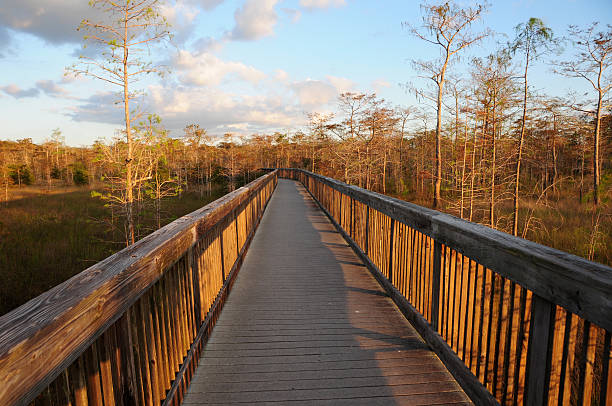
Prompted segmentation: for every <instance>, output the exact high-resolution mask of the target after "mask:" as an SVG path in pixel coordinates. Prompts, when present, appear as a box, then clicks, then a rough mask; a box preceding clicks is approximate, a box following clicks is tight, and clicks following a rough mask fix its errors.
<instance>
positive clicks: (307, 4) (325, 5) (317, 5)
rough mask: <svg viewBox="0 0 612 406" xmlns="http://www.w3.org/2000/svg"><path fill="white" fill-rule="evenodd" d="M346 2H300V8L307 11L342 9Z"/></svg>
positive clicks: (339, 0)
mask: <svg viewBox="0 0 612 406" xmlns="http://www.w3.org/2000/svg"><path fill="white" fill-rule="evenodd" d="M345 5H346V0H300V6H302V7H304V8H307V9H311V10H312V9H315V8H330V7H342V6H345Z"/></svg>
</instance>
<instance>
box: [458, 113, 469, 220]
mask: <svg viewBox="0 0 612 406" xmlns="http://www.w3.org/2000/svg"><path fill="white" fill-rule="evenodd" d="M467 120H468V116H467V114H466V115H465V129H464V131H465V134H464V139H463V165H462V167H461V209H460V213H461V214H460V217H461V218H463V206H464V189H465V165H466V162H465V161H466V159H467V136H468V123H467Z"/></svg>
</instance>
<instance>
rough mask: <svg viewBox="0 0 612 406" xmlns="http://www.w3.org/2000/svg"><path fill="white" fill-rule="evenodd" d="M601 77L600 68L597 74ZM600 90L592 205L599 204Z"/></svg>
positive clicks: (595, 138) (594, 150) (594, 134)
mask: <svg viewBox="0 0 612 406" xmlns="http://www.w3.org/2000/svg"><path fill="white" fill-rule="evenodd" d="M599 76H600V78H601V70H600V74H599ZM602 96H603V95H602V93H601V90H600V91H599V96H598V98H597V114H596V117H595V132H594V133H593V205H594V206H595V207H597V205H598V204H599V132H600V127H601V99H602Z"/></svg>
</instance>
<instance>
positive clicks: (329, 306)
mask: <svg viewBox="0 0 612 406" xmlns="http://www.w3.org/2000/svg"><path fill="white" fill-rule="evenodd" d="M300 192H301V193H300ZM330 196H331V195H330ZM330 196H328V197H330ZM328 197H326V199H327V198H328ZM338 197H339V196H338V195H336V196H335V197H334V199H333V200H331V199H329V200H328V202H329V203H333V206H329V207H333V208H334V210H335V211H336V214H339V210H340V208H339V198H338ZM345 203H347V202H345ZM270 205H271V206H272V207H271V209H270V210H269V211H267V212H266V214H265V215H264V218H263V219H262V224H261V226H260V230H259V231H258V233H257V234H256V235H255V237H254V239H253V241H252V247H251V249H250V250H249V253H248V255H247V256H246V257H245V259H244V264H243V267H242V270H241V272H240V274H239V275H238V277H237V280H236V284H235V287H234V289H233V290H232V293H231V295H230V297H229V298H228V300H227V301H226V303H225V306H224V310H223V311H222V313H221V315H220V318H219V320H218V322H217V324H216V326H215V329H214V330H213V332H212V335H211V338H210V339H209V341H208V342H207V344H206V346H205V348H204V350H203V351H202V358H201V360H200V367H199V368H198V370H197V371H196V373H195V374H194V377H193V380H192V384H191V386H190V389H189V392H188V394H187V395H186V397H185V399H184V401H185V404H189V403H190V402H194V403H198V402H200V403H202V404H206V403H207V402H214V401H218V402H220V403H224V402H232V401H236V402H247V403H254V402H257V401H262V402H265V401H280V402H285V401H289V400H291V401H293V400H298V399H308V398H309V397H310V398H312V399H313V400H314V399H317V401H320V400H322V399H326V398H329V399H334V401H341V400H342V399H343V398H345V399H359V397H360V396H361V397H363V396H366V397H368V398H370V399H373V396H374V397H375V396H377V395H376V393H378V396H383V394H385V393H386V395H392V396H395V395H397V396H400V397H401V396H409V395H410V396H412V395H414V396H416V393H417V392H423V391H428V393H431V394H435V396H433V395H432V396H431V397H429V398H427V399H428V401H429V402H431V403H435V399H438V401H439V402H442V403H444V401H445V399H446V398H445V397H444V396H445V395H444V394H445V393H454V394H455V395H453V396H457V394H460V395H461V396H460V397H459V398H453V399H456V400H457V399H458V401H461V402H467V401H468V398H467V397H466V395H465V394H463V393H461V391H460V390H459V387H458V385H457V384H456V383H455V382H454V379H453V377H452V376H451V375H450V374H449V373H448V371H447V370H446V369H445V367H444V366H443V365H442V363H441V362H440V361H439V360H438V358H437V357H435V355H434V354H433V353H432V351H431V350H430V349H429V348H428V347H427V345H426V344H425V343H424V342H423V341H422V339H421V338H420V337H419V336H418V334H417V333H416V332H415V331H414V329H413V328H412V327H411V326H410V324H409V323H408V322H407V321H406V319H405V318H404V317H403V315H402V314H401V312H399V310H398V309H397V307H395V305H394V304H393V302H392V300H391V299H390V298H389V296H388V295H387V294H385V293H384V291H383V290H382V289H381V287H380V285H379V284H378V283H377V281H376V280H375V279H374V278H373V277H372V276H371V275H370V273H369V272H368V270H367V269H366V267H365V266H364V264H363V262H361V261H360V260H359V258H357V256H356V255H355V253H354V252H353V251H352V250H351V249H350V247H349V246H348V244H347V243H346V241H344V240H343V239H342V237H341V235H340V234H339V233H338V232H337V231H336V230H335V228H334V226H333V225H332V224H331V223H330V222H329V221H328V220H327V219H326V217H325V216H324V215H323V213H322V212H321V211H319V210H318V208H317V207H316V205H315V203H314V202H313V201H312V200H311V199H310V198H309V197H308V195H307V194H305V193H304V190H303V189H301V188H299V186H298V185H296V184H295V183H294V182H288V181H281V182H280V183H279V185H278V188H277V191H276V192H275V195H274V197H273V199H272V200H271V202H270ZM344 207H345V209H346V210H348V205H344ZM346 210H344V209H343V212H344V214H343V217H344V220H345V221H346V220H348V216H349V213H348V212H347V211H346ZM378 217H381V218H378ZM339 218H340V217H339ZM381 219H382V216H374V215H373V216H372V219H371V220H372V223H371V226H372V229H371V230H370V231H372V234H371V237H372V241H371V244H374V242H375V237H374V236H376V235H378V234H376V233H378V232H381V230H382V232H384V233H385V235H386V236H388V235H389V233H390V231H391V230H390V229H389V228H388V227H389V224H390V223H391V222H390V221H389V219H386V220H385V222H386V225H384V228H381V227H383V223H381V222H380V220H381ZM395 232H397V229H396V230H395ZM372 246H373V245H372ZM379 248H382V249H381V250H380V251H381V252H380V253H381V254H382V256H381V260H383V261H389V260H390V257H389V256H387V255H388V253H386V252H384V251H385V250H388V249H389V248H390V246H389V245H386V246H385V245H383V246H381V247H378V246H377V247H376V248H372V249H373V250H378V249H379ZM270 251H272V252H275V253H279V255H276V254H275V255H265V253H267V252H268V253H269V252H270ZM389 269H393V267H392V266H391V267H389ZM419 385H421V386H419ZM445 385H450V386H445ZM326 391H327V392H326ZM377 391H378V392H377ZM315 394H317V396H318V397H313V396H314V395H315ZM386 395H385V396H386ZM287 396H289V397H287ZM386 399H387V402H388V401H389V399H390V397H389V396H387V397H386ZM411 399H415V398H411Z"/></svg>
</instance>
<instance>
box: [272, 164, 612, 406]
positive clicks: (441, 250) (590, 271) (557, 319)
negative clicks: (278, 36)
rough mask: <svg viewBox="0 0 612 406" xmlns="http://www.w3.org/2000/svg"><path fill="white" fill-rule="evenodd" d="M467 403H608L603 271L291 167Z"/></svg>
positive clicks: (610, 312)
mask: <svg viewBox="0 0 612 406" xmlns="http://www.w3.org/2000/svg"><path fill="white" fill-rule="evenodd" d="M279 176H280V177H286V178H290V179H296V180H298V181H300V182H301V183H302V184H304V186H305V187H306V188H307V189H308V191H309V192H310V193H311V194H312V196H313V197H314V198H315V199H316V200H317V201H318V203H319V204H320V206H321V207H322V208H323V210H324V211H325V212H326V214H327V215H328V216H329V217H330V218H331V219H332V221H333V222H335V223H336V226H337V227H339V230H340V232H341V233H342V234H344V236H345V238H347V240H348V241H349V243H350V244H351V245H352V246H353V248H354V249H355V250H356V252H357V253H358V254H359V255H360V256H361V257H362V259H363V260H364V261H365V262H366V264H367V265H368V266H369V267H370V269H371V270H372V271H373V273H374V275H375V276H377V278H378V279H379V281H380V282H381V284H382V285H383V286H385V288H386V289H387V291H388V292H389V293H390V295H391V296H392V297H393V299H394V300H395V301H396V303H398V305H399V306H400V308H401V309H402V311H403V312H404V314H405V315H406V316H407V317H408V318H409V319H410V321H411V322H412V323H413V325H414V326H415V327H416V328H417V330H418V331H419V333H420V334H421V335H422V336H423V338H424V339H425V340H426V341H427V342H428V344H429V345H430V346H431V347H432V348H433V349H434V350H435V351H436V353H437V354H438V356H439V357H440V358H441V359H442V361H443V362H444V363H445V364H446V366H447V367H448V368H449V370H450V372H451V373H452V374H453V375H454V376H455V378H456V379H457V381H458V382H459V383H460V384H461V385H462V387H463V388H464V390H465V391H466V393H467V394H468V395H469V396H470V397H471V398H472V399H473V400H474V402H475V403H476V404H497V403H501V404H504V405H522V404H527V405H538V406H539V405H589V406H591V405H601V406H604V405H612V373H611V371H610V370H611V369H612V360H611V357H610V345H611V342H610V341H611V339H610V333H611V332H612V268H609V267H607V266H604V265H600V264H596V263H593V262H589V261H587V260H585V259H582V258H579V257H576V256H573V255H570V254H567V253H564V252H560V251H558V250H555V249H552V248H549V247H545V246H542V245H539V244H536V243H532V242H529V241H526V240H524V239H521V238H516V237H513V236H510V235H508V234H506V233H502V232H499V231H496V230H493V229H490V228H488V227H484V226H481V225H478V224H474V223H470V222H467V221H464V220H461V219H458V218H456V217H453V216H450V215H447V214H443V213H440V212H436V211H433V210H429V209H426V208H423V207H419V206H416V205H414V204H410V203H407V202H404V201H401V200H398V199H393V198H390V197H387V196H384V195H380V194H378V193H372V192H369V191H366V190H364V189H361V188H357V187H354V186H349V185H347V184H345V183H342V182H338V181H336V180H334V179H331V178H327V177H324V176H320V175H316V174H313V173H311V172H307V171H303V170H298V169H282V170H279Z"/></svg>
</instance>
